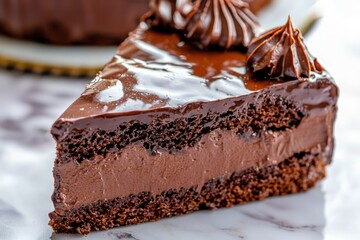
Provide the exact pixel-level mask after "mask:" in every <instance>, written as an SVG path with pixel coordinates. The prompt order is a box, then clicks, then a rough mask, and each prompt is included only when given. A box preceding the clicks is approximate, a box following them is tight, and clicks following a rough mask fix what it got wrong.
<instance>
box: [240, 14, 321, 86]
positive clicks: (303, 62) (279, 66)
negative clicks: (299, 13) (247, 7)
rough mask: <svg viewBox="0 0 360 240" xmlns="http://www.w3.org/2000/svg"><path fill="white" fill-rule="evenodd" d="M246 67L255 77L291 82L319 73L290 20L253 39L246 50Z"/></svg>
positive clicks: (314, 59) (319, 69)
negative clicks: (312, 73)
mask: <svg viewBox="0 0 360 240" xmlns="http://www.w3.org/2000/svg"><path fill="white" fill-rule="evenodd" d="M247 62H248V66H249V67H250V69H251V71H252V72H253V74H254V76H255V77H257V78H264V79H268V78H270V79H278V80H292V79H299V78H301V77H304V78H309V77H310V74H311V72H316V73H321V72H322V66H321V65H320V64H319V62H318V61H317V59H316V58H314V57H313V56H312V55H311V54H310V53H309V51H308V49H307V47H306V46H305V43H304V39H303V37H302V35H301V32H300V30H299V29H296V28H294V26H293V25H292V22H291V19H290V17H289V18H288V21H287V23H286V24H285V25H284V26H281V27H277V28H274V29H272V30H270V31H268V32H266V33H264V34H262V35H261V36H259V37H258V38H255V39H253V41H252V42H251V43H250V45H249V48H248V59H247Z"/></svg>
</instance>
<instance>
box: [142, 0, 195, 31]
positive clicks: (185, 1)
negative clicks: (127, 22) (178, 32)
mask: <svg viewBox="0 0 360 240" xmlns="http://www.w3.org/2000/svg"><path fill="white" fill-rule="evenodd" d="M193 2H194V0H150V11H149V12H148V13H146V14H145V15H144V16H143V20H144V21H145V22H146V23H148V24H149V25H150V26H151V27H153V28H157V29H159V30H163V31H164V30H165V31H166V30H173V29H183V27H184V25H185V18H186V16H187V14H188V13H189V12H190V11H191V9H192V7H193Z"/></svg>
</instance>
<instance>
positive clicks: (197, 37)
mask: <svg viewBox="0 0 360 240" xmlns="http://www.w3.org/2000/svg"><path fill="white" fill-rule="evenodd" d="M184 30H185V38H186V39H188V40H189V41H190V42H193V43H194V44H195V45H196V46H197V47H199V48H200V49H206V48H219V49H225V50H227V49H233V48H242V49H243V48H245V47H247V46H248V44H249V43H250V41H251V40H252V39H253V38H254V37H255V36H256V35H257V33H258V31H259V22H258V20H257V18H256V16H255V15H254V14H253V13H252V12H251V10H250V9H249V4H248V2H247V1H243V0H199V1H197V2H196V3H195V5H194V8H193V9H192V11H191V12H190V13H189V15H188V17H187V23H186V26H185V29H184Z"/></svg>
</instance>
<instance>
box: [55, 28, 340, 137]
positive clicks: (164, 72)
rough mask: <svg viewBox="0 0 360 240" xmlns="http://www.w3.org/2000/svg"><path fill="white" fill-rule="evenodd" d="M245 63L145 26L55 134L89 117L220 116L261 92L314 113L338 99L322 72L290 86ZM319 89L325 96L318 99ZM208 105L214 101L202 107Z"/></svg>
mask: <svg viewBox="0 0 360 240" xmlns="http://www.w3.org/2000/svg"><path fill="white" fill-rule="evenodd" d="M245 65H246V55H245V54H243V53H241V52H238V51H227V52H222V51H201V50H197V49H195V48H194V47H192V46H191V45H188V44H186V43H184V42H183V41H182V40H181V38H180V37H179V36H178V35H177V34H175V33H161V32H157V31H152V30H147V25H145V24H143V25H141V26H140V27H139V28H138V29H137V30H136V31H135V32H133V33H132V34H131V36H130V37H129V38H128V39H127V40H126V41H125V42H123V43H122V44H121V45H120V47H119V49H118V52H117V54H116V55H115V57H114V58H113V59H112V60H111V61H110V62H109V63H108V64H107V65H106V66H105V67H104V69H103V71H102V72H101V73H100V74H99V76H98V77H97V78H95V79H94V81H93V82H92V83H91V84H89V86H88V87H87V89H86V90H85V92H84V93H83V95H82V96H81V97H80V98H79V99H78V100H76V101H75V102H74V103H73V104H72V105H71V107H69V109H67V110H66V111H65V113H64V114H63V115H62V116H61V117H60V118H59V119H58V121H57V122H56V123H55V125H54V129H53V133H54V134H55V136H59V137H60V136H62V137H64V135H63V133H62V132H63V131H68V130H69V129H67V130H65V129H63V127H64V126H58V125H59V124H60V125H61V123H62V122H67V124H68V125H73V124H75V123H76V124H75V126H73V127H81V126H82V125H83V126H85V125H86V124H87V123H88V122H89V117H90V118H94V119H99V120H100V121H102V120H103V118H105V119H107V120H106V121H107V123H106V124H104V125H103V126H98V127H101V128H105V129H110V128H111V127H114V126H116V123H114V124H110V122H113V120H111V119H113V118H114V117H118V116H123V117H124V122H126V121H127V120H128V119H130V118H131V116H132V115H138V116H139V117H140V116H142V117H141V119H142V121H144V122H150V121H151V117H150V118H148V117H146V116H148V115H150V116H154V113H152V112H156V115H165V116H166V114H162V113H165V112H171V113H172V114H171V115H173V114H175V115H182V114H185V115H191V114H192V112H194V111H197V112H198V113H200V112H206V111H207V110H208V109H209V108H210V107H211V108H212V111H214V112H222V111H226V109H227V108H228V106H233V107H235V106H239V105H242V104H244V105H246V104H250V103H256V101H257V99H258V98H259V97H260V96H261V95H262V94H264V93H263V92H261V91H262V90H264V91H265V93H268V94H277V95H281V96H284V97H291V98H292V99H294V101H295V102H301V105H302V106H309V107H308V108H309V109H316V107H310V106H314V105H316V104H319V103H323V102H327V103H329V105H331V104H332V103H333V102H334V99H336V96H337V92H336V87H335V85H334V84H333V83H332V80H331V77H330V76H328V74H327V72H326V71H324V72H323V73H322V75H319V74H317V73H313V74H312V76H311V78H309V79H303V78H301V79H299V80H294V81H290V82H283V81H280V80H279V81H274V80H271V81H270V80H262V81H258V80H256V79H254V78H253V77H252V75H251V74H250V73H248V70H247V68H246V66H245ZM324 79H327V80H324ZM319 86H323V87H324V89H327V91H329V93H328V94H322V95H319V94H318V93H317V89H318V88H320V87H319ZM304 89H308V90H307V91H306V92H307V93H306V94H307V95H309V94H311V95H314V96H312V97H311V98H308V99H307V98H305V97H304V96H303V92H304ZM312 89H313V90H312ZM327 91H325V93H326V92H327ZM211 101H217V102H216V103H211V106H208V107H205V106H207V105H209V104H208V102H211ZM203 102H204V103H203ZM299 107H301V106H299ZM126 116H128V117H126ZM83 118H85V119H84V120H81V119H83ZM171 118H172V117H170V118H169V119H171ZM82 123H84V124H85V125H84V124H82ZM60 129H62V130H60Z"/></svg>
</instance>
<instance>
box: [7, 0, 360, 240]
mask: <svg viewBox="0 0 360 240" xmlns="http://www.w3.org/2000/svg"><path fill="white" fill-rule="evenodd" d="M323 3H324V6H323V7H324V13H325V17H324V18H323V19H322V20H321V22H320V23H319V24H318V25H317V27H316V28H315V29H314V30H313V31H312V32H311V34H310V35H309V36H308V37H307V43H308V47H309V49H310V51H311V52H312V53H313V55H315V56H317V57H318V59H319V61H320V62H321V63H322V65H324V66H325V67H326V68H327V69H328V70H329V72H330V73H331V74H332V75H333V76H334V78H335V79H336V81H337V83H338V85H339V86H340V94H341V97H340V101H339V112H338V118H337V122H336V130H335V136H336V151H335V157H334V161H333V164H332V165H331V166H330V167H329V168H328V177H327V178H326V179H325V180H324V181H323V182H322V183H321V184H319V185H318V186H317V187H316V188H315V189H313V190H311V191H309V192H307V193H304V194H297V195H292V196H286V197H278V198H272V199H268V200H265V201H262V202H256V203H250V204H247V205H245V206H237V207H234V208H230V209H221V210H217V211H201V212H197V213H194V214H190V215H187V216H182V217H175V218H171V219H164V220H161V221H159V222H155V223H146V224H141V225H137V226H129V227H121V228H116V229H113V230H109V231H103V232H98V233H94V234H90V235H88V236H87V237H86V238H85V239H126V240H147V239H157V240H158V239H159V240H160V239H200V240H203V239H204V240H205V239H207V240H210V239H216V240H218V239H224V240H225V239H229V240H233V239H246V240H254V239H267V240H268V239H274V240H275V239H309V240H310V239H314V240H322V239H326V240H333V239H334V240H338V239H347V240H348V239H354V240H355V239H357V240H358V239H360V141H359V139H360V121H359V120H360V106H359V105H360V77H359V76H357V75H358V72H357V71H358V70H360V28H359V26H358V25H359V23H360V1H357V0H344V1H337V0H327V1H324V2H323ZM0 47H1V46H0ZM86 82H87V80H84V79H83V80H80V79H66V78H63V79H61V78H58V77H57V78H55V77H49V76H41V77H39V76H36V75H31V74H22V73H18V72H13V71H4V70H0V240H12V239H21V240H23V239H25V240H26V239H31V240H32V239H36V240H43V239H53V240H64V239H81V238H82V237H81V236H79V235H62V234H53V233H52V230H51V229H50V228H49V227H48V226H47V222H48V216H47V213H48V212H50V211H52V209H53V206H52V203H51V201H50V195H51V193H52V189H53V178H52V172H51V171H52V166H53V159H54V157H55V144H54V142H53V140H52V139H51V136H50V134H49V129H50V126H51V124H52V122H53V121H54V120H55V119H56V117H57V116H58V115H59V114H60V113H61V112H62V111H63V110H64V109H65V108H66V106H67V105H69V104H70V103H71V102H72V101H73V99H74V98H75V97H76V96H77V95H78V94H80V93H81V91H82V90H83V86H84V84H85V83H86Z"/></svg>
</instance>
